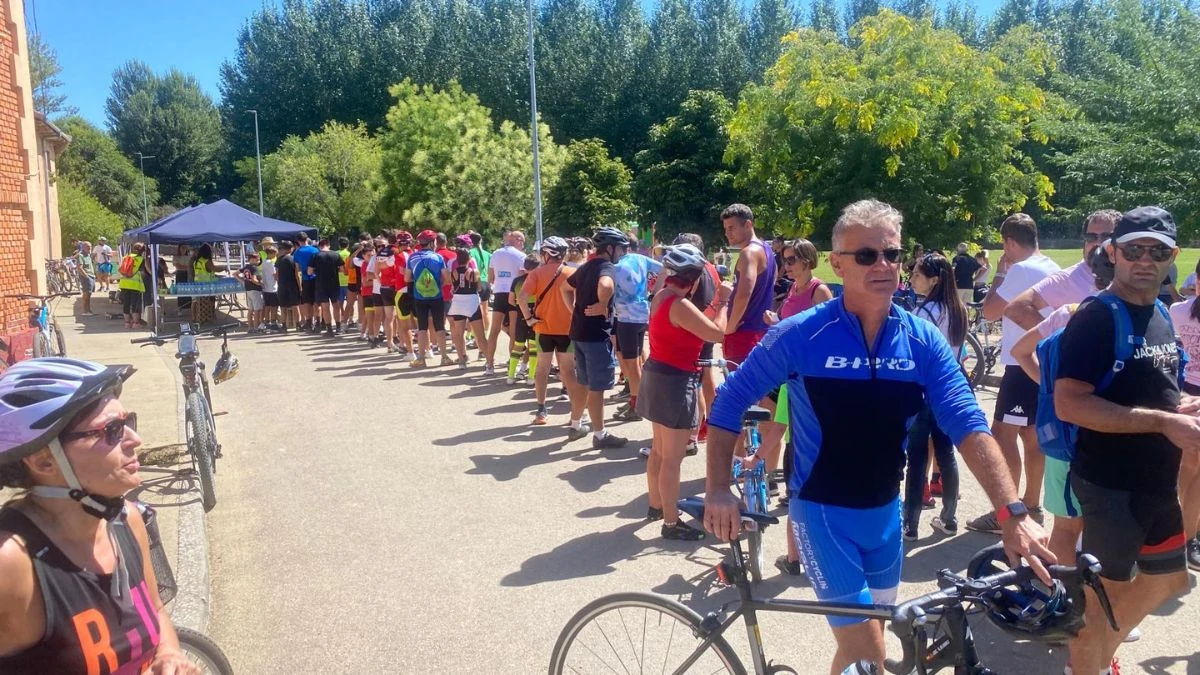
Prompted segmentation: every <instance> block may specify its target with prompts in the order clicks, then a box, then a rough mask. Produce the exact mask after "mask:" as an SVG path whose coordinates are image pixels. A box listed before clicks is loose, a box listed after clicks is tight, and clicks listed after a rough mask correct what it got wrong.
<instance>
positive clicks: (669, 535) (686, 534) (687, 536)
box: [662, 521, 705, 541]
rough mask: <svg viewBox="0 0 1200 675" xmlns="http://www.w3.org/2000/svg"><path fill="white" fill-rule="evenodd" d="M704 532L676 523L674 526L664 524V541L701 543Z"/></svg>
mask: <svg viewBox="0 0 1200 675" xmlns="http://www.w3.org/2000/svg"><path fill="white" fill-rule="evenodd" d="M704 536H705V535H704V531H703V530H697V529H696V528H694V527H691V526H689V525H684V524H683V523H681V522H678V521H676V523H675V524H674V525H668V524H666V523H663V526H662V537H663V539H673V540H675V541H700V540H701V539H703V538H704Z"/></svg>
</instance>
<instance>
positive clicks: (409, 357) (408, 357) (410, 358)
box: [404, 352, 417, 363]
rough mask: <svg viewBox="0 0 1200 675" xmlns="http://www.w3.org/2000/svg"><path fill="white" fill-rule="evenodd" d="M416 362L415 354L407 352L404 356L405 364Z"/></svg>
mask: <svg viewBox="0 0 1200 675" xmlns="http://www.w3.org/2000/svg"><path fill="white" fill-rule="evenodd" d="M416 360H417V354H416V353H415V352H409V353H407V354H405V355H404V361H405V362H406V363H412V362H413V361H416Z"/></svg>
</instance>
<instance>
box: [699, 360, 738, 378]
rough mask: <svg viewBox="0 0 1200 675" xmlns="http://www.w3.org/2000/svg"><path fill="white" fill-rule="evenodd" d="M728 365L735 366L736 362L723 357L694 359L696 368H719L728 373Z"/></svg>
mask: <svg viewBox="0 0 1200 675" xmlns="http://www.w3.org/2000/svg"><path fill="white" fill-rule="evenodd" d="M729 366H734V367H737V366H738V364H737V363H736V362H734V361H726V360H725V359H696V367H697V368H720V369H721V370H722V371H724V372H725V374H727V375H728V374H729Z"/></svg>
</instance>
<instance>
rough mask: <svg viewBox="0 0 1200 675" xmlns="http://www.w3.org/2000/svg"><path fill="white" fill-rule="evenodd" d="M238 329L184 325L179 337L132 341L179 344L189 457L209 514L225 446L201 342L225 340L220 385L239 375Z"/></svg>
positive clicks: (218, 371) (218, 373) (177, 353)
mask: <svg viewBox="0 0 1200 675" xmlns="http://www.w3.org/2000/svg"><path fill="white" fill-rule="evenodd" d="M237 326H238V324H236V323H231V324H226V325H223V326H217V327H216V328H210V329H207V330H204V331H197V330H196V327H195V326H194V325H192V324H190V323H181V324H179V330H178V332H177V333H176V334H175V335H151V336H149V337H144V338H134V339H132V340H130V341H129V342H130V343H132V344H135V345H136V344H155V345H158V346H160V347H161V346H163V345H165V344H166V343H167V342H168V341H170V340H175V341H176V347H175V358H176V359H178V360H179V372H180V374H182V375H183V394H184V429H185V433H186V436H187V447H188V454H190V455H191V458H192V469H193V470H194V471H195V473H196V474H197V475H198V476H199V478H200V498H201V503H202V504H203V505H204V510H205V511H211V510H212V508H213V507H214V506H216V504H217V492H216V476H215V474H216V471H217V460H218V459H220V458H221V444H220V442H219V441H218V440H217V423H216V419H215V417H214V414H213V408H212V395H211V394H210V392H209V387H208V376H207V375H206V374H205V370H204V362H203V361H201V360H200V344H199V338H201V337H204V336H206V335H211V336H217V335H219V336H220V337H221V358H220V359H218V361H217V365H216V367H215V368H213V382H214V383H216V384H220V383H222V382H224V381H226V380H228V379H230V378H232V377H233V376H234V375H237V371H238V362H237V358H236V357H234V356H233V354H232V353H230V351H229V329H230V328H236V327H237Z"/></svg>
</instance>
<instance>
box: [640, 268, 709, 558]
mask: <svg viewBox="0 0 1200 675" xmlns="http://www.w3.org/2000/svg"><path fill="white" fill-rule="evenodd" d="M662 262H663V268H664V274H667V275H668V276H667V278H666V280H665V281H664V285H663V289H662V291H660V292H659V293H658V294H656V295H655V296H654V301H653V302H652V303H651V305H650V328H649V334H650V359H649V360H648V361H647V362H646V365H645V368H644V371H643V375H642V382H641V387H640V389H639V390H638V399H637V412H638V414H639V415H641V416H642V417H645V418H646V419H648V420H650V422H651V424H652V426H653V429H654V440H653V441H652V444H651V447H650V457H649V462H648V463H647V465H646V485H647V488H648V491H649V496H650V510H649V512H648V513H647V517H648V518H649V519H650V520H658V519H659V518H662V519H663V525H662V536H663V538H664V539H681V540H686V541H696V540H699V539H703V538H704V532H703V531H701V530H697V529H695V528H692V527H689V526H688V525H685V524H683V523H681V522H680V521H679V511H678V510H677V509H676V508H675V502H677V501H679V465H680V464H681V463H682V462H683V457H684V454H685V453H686V452H687V447H688V440H689V439H690V438H691V434H692V429H693V428H694V427H695V426H696V424H697V422H698V416H699V412H698V408H697V389H698V387H699V380H700V368H699V367H697V366H696V360H697V359H698V358H700V350H701V349H702V348H703V347H704V343H705V342H721V341H722V340H723V339H724V337H725V321H726V318H727V315H728V305H729V296H730V294H731V293H732V292H733V287H732V286H730V285H729V284H728V283H726V284H722V285H721V287H720V289H719V290H718V291H717V301H716V303H714V307H715V309H716V315H715V316H714V317H713V318H712V319H709V318H708V317H707V316H705V315H704V313H703V312H702V311H701V310H700V309H698V308H697V307H696V306H695V305H693V304H692V302H691V300H688V298H687V296H688V294H689V293H690V292H691V291H692V288H693V287H694V286H695V285H696V282H697V281H698V280H699V279H700V275H701V274H705V267H704V255H703V254H701V253H700V251H699V250H698V249H697V248H696V247H694V246H691V245H690V244H682V245H679V246H673V247H671V248H670V249H668V250H667V252H666V255H664V256H663V260H662Z"/></svg>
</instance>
